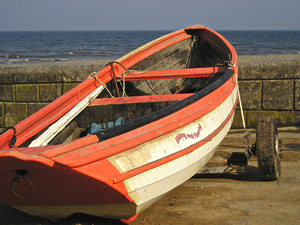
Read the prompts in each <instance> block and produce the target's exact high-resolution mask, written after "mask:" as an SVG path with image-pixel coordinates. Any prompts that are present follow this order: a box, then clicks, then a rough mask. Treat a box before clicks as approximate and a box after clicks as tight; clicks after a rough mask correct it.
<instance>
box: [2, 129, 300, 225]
mask: <svg viewBox="0 0 300 225" xmlns="http://www.w3.org/2000/svg"><path fill="white" fill-rule="evenodd" d="M241 134H242V131H241V130H231V131H230V132H229V134H228V135H227V137H226V138H225V139H224V141H223V142H222V144H221V145H220V147H219V149H218V152H217V154H216V155H219V156H220V155H223V156H224V155H227V154H229V153H230V152H232V151H243V149H244V142H243V141H242V140H241V138H240V137H241ZM254 138H255V133H254V131H253V130H252V133H251V140H250V141H251V142H253V141H254ZM279 139H280V145H281V167H282V176H281V178H280V179H279V180H278V181H272V182H265V181H262V179H261V177H260V175H259V170H258V168H257V162H256V159H251V160H250V161H249V165H248V167H247V169H246V172H245V174H243V175H230V174H227V175H226V174H217V175H212V174H204V175H203V174H201V175H196V176H194V177H193V178H191V179H190V180H188V181H187V182H185V183H184V184H182V185H180V186H179V187H177V188H176V189H174V190H173V191H171V192H169V193H168V194H167V195H166V196H165V197H163V198H162V199H161V200H159V201H158V202H157V203H155V204H154V205H152V206H151V207H149V208H148V209H146V210H145V211H143V212H142V213H141V214H140V215H139V217H138V218H137V220H135V221H134V222H133V223H131V224H132V225H150V224H155V225H159V224H161V225H175V224H197V225H198V224H199V225H201V224H300V214H299V212H300V174H299V171H300V128H299V127H293V128H280V130H279ZM0 224H1V225H30V224H41V225H50V224H51V225H53V224H63V225H88V224H89V225H91V224H94V225H100V224H101V225H102V224H108V225H113V224H115V225H117V224H122V223H121V222H119V221H117V220H107V219H101V218H97V217H93V216H87V215H79V214H78V215H73V216H71V217H70V218H68V219H65V220H61V221H58V222H56V223H54V222H51V221H49V220H46V219H42V218H38V217H33V216H30V215H26V214H24V213H21V212H19V211H17V210H15V209H11V208H9V207H6V206H3V205H0Z"/></svg>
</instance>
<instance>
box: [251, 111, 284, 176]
mask: <svg viewBox="0 0 300 225" xmlns="http://www.w3.org/2000/svg"><path fill="white" fill-rule="evenodd" d="M256 154H257V162H258V168H259V169H260V171H261V174H262V176H263V179H264V180H268V181H271V180H277V179H279V177H280V174H281V168H280V159H279V147H278V131H277V125H276V121H275V120H274V119H273V118H271V117H264V118H260V119H259V122H258V124H257V129H256Z"/></svg>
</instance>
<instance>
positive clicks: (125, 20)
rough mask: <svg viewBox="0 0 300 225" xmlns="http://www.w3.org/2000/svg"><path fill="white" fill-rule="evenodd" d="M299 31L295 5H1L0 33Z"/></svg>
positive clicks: (202, 1)
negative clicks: (202, 28)
mask: <svg viewBox="0 0 300 225" xmlns="http://www.w3.org/2000/svg"><path fill="white" fill-rule="evenodd" d="M193 24H202V25H205V26H207V27H210V28H212V29H216V30H300V0H0V31H41V30H65V31H67V30H177V29H180V28H183V27H186V26H190V25H193Z"/></svg>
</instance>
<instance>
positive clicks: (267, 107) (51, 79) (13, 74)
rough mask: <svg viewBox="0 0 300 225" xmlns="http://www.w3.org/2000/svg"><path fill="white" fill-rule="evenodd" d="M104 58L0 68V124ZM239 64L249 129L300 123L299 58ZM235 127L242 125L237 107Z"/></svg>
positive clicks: (40, 102)
mask: <svg viewBox="0 0 300 225" xmlns="http://www.w3.org/2000/svg"><path fill="white" fill-rule="evenodd" d="M106 62H107V61H105V60H100V61H87V62H85V63H82V62H81V61H80V62H78V63H76V64H75V63H74V62H72V64H71V65H68V64H53V65H49V64H46V65H44V64H36V65H32V64H25V65H21V66H20V65H18V66H16V65H15V66H4V67H0V128H4V127H9V126H13V125H15V124H16V123H18V122H20V121H21V120H23V119H25V118H26V117H28V116H29V115H31V114H33V113H34V112H36V111H37V110H39V109H40V108H42V107H43V106H45V105H46V104H48V103H49V102H51V101H53V100H54V99H56V98H57V97H59V96H60V95H62V94H63V93H65V92H67V91H68V90H70V89H71V88H72V87H74V86H76V85H77V84H78V83H80V82H81V81H82V80H84V79H85V78H86V77H87V75H88V74H90V73H91V72H94V71H98V70H99V69H100V68H102V67H103V66H104V65H105V64H106ZM238 65H239V81H240V82H239V85H240V92H241V98H242V103H243V109H244V115H245V119H246V124H247V127H255V126H256V121H257V119H258V118H259V117H261V116H273V117H274V118H275V119H276V120H277V122H278V125H279V126H295V125H300V56H298V55H293V56H244V57H239V62H238ZM233 127H234V128H240V127H242V121H241V115H240V110H239V109H238V110H237V111H236V115H235V120H234V124H233Z"/></svg>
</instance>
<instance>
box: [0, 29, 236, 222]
mask: <svg viewBox="0 0 300 225" xmlns="http://www.w3.org/2000/svg"><path fill="white" fill-rule="evenodd" d="M193 32H201V35H202V37H203V38H205V40H207V41H208V42H212V43H213V44H215V45H216V48H219V49H221V50H220V51H224V55H228V54H229V55H230V60H231V61H232V63H233V65H230V66H221V67H215V66H213V67H210V68H195V69H178V70H158V71H149V72H147V71H146V72H143V73H140V74H138V73H130V72H129V73H128V74H127V78H126V76H125V79H126V80H127V81H130V80H145V79H149V80H151V79H170V78H187V77H212V76H213V75H214V74H219V75H220V74H224V75H222V76H221V77H224V78H219V79H217V80H218V82H214V83H212V84H211V85H210V89H207V90H208V91H207V93H204V92H205V91H202V92H203V93H202V92H201V93H200V92H199V93H197V94H182V95H178V96H176V97H174V96H168V95H159V96H139V97H125V98H116V99H107V100H103V99H95V100H94V101H92V103H91V107H92V106H93V105H99V104H101V105H106V104H107V105H110V104H125V103H130V104H135V103H137V102H151V101H166V100H168V101H173V100H176V101H178V102H182V104H181V103H179V104H177V105H178V106H177V107H178V108H176V110H175V111H172V112H171V113H166V115H164V116H161V117H159V118H157V119H155V120H154V119H153V121H150V122H147V123H145V124H142V125H139V126H135V127H134V128H133V129H130V130H126V131H122V130H121V131H120V133H118V134H117V135H116V136H113V137H109V138H107V139H105V140H101V139H99V136H96V135H90V136H86V137H82V138H79V139H77V140H74V141H71V142H68V143H64V144H59V145H47V146H44V147H20V146H22V144H24V142H26V141H27V140H28V139H30V138H32V137H34V136H35V135H37V134H38V133H39V132H40V131H42V130H44V129H45V128H47V127H48V126H49V125H51V124H53V123H54V122H55V121H57V120H58V119H59V118H61V117H62V116H63V115H65V114H66V113H67V112H68V111H70V110H71V109H72V108H73V107H74V106H76V105H77V104H78V103H79V102H81V101H82V100H83V99H84V98H86V97H87V96H88V95H89V94H90V93H91V92H93V91H94V90H96V89H97V88H98V87H99V86H101V85H102V84H101V83H100V82H99V80H97V79H93V78H91V77H88V78H87V79H86V80H85V81H84V82H83V83H81V84H80V85H78V86H77V87H76V88H74V89H72V90H71V91H69V92H68V93H66V94H65V95H63V96H61V97H60V98H58V99H57V100H55V101H54V102H52V103H51V104H49V105H48V106H46V107H45V108H43V109H41V110H40V111H38V112H37V113H35V114H33V115H32V116H30V117H29V118H27V119H25V120H24V121H22V122H20V123H19V124H17V125H16V126H15V128H16V131H17V132H16V134H17V141H16V143H15V144H14V148H10V147H9V146H10V141H11V138H12V135H13V130H12V129H10V130H8V131H6V132H5V133H4V134H2V135H1V136H0V146H1V151H0V180H1V185H0V202H2V203H4V204H7V205H11V206H13V207H16V208H19V209H21V210H23V211H25V212H29V213H31V214H35V215H39V216H43V217H49V218H61V217H64V216H67V215H69V214H72V213H74V212H78V210H79V212H84V213H91V214H95V215H100V216H105V217H110V218H120V219H128V218H130V217H132V216H134V215H135V214H137V213H138V212H140V211H141V210H142V209H144V208H145V207H147V206H148V205H150V204H151V203H152V200H153V201H154V200H155V199H157V198H158V197H159V194H156V195H153V196H151V195H149V197H146V195H147V194H145V199H144V198H143V196H142V197H141V196H140V194H139V192H138V191H135V189H134V185H137V186H136V189H139V188H138V186H139V185H140V184H139V182H140V179H142V178H140V177H141V176H143V175H145V179H147V182H148V181H149V179H148V178H146V177H147V176H150V175H149V174H151V173H153V174H154V175H153V174H152V176H156V175H155V174H156V173H157V174H160V172H159V170H166V167H165V165H169V166H171V165H173V164H174V166H175V165H176V163H178V162H179V161H180V160H185V159H184V158H187V157H188V156H190V155H192V154H196V155H197V154H198V155H197V157H198V156H199V162H200V161H201V163H202V164H203V163H205V162H206V161H207V160H208V159H209V157H211V155H212V154H213V152H212V151H210V150H206V149H210V148H213V149H215V148H216V146H217V144H218V143H219V141H220V140H221V139H222V137H223V136H224V135H225V134H226V131H227V130H228V129H229V127H230V124H231V122H232V118H233V116H234V110H235V107H236V100H237V73H238V71H237V67H236V66H235V65H236V53H235V51H234V49H233V48H232V46H231V45H230V44H229V43H228V42H227V41H226V40H225V39H224V38H223V37H222V36H221V35H219V34H217V33H216V32H214V31H212V30H210V29H208V28H206V27H203V26H193V27H190V28H186V29H183V30H179V31H176V32H174V33H171V34H169V35H166V36H164V37H162V38H160V39H158V40H156V41H154V42H152V43H150V44H148V45H146V46H144V47H142V48H140V49H138V50H137V51H135V52H133V53H131V54H129V55H127V56H125V57H123V58H121V59H120V62H121V63H122V65H123V66H124V67H126V68H130V67H133V66H134V65H136V64H138V63H139V62H141V61H143V60H144V59H147V58H148V57H151V56H152V55H153V54H155V53H157V52H160V51H163V50H164V49H167V48H169V47H170V46H174V45H176V44H178V43H180V42H182V41H184V40H187V39H189V38H191V35H190V33H193ZM222 54H223V53H222ZM123 72H124V69H123V67H122V66H120V65H116V66H115V73H116V78H119V79H120V78H122V75H121V74H122V73H123ZM97 78H98V79H100V80H101V82H103V83H107V82H109V81H111V80H112V79H113V77H112V76H111V68H110V67H109V66H107V67H105V68H104V69H102V70H100V71H99V72H98V73H97ZM197 95H198V96H200V97H197ZM193 96H194V97H193ZM186 99H189V100H188V101H189V102H187V101H186ZM184 101H185V102H184ZM180 104H181V105H180ZM182 105H183V106H182ZM222 108H224V110H223V111H224V112H222ZM157 114H158V113H157ZM218 115H219V118H220V119H219V122H218V121H217V120H216V123H215V124H212V125H211V127H212V128H209V129H206V127H207V126H209V125H206V124H209V122H208V121H210V120H212V118H217V117H218ZM153 118H155V115H154V116H153ZM193 124H195V125H193ZM197 124H199V125H197ZM190 130H191V132H192V131H193V133H190ZM176 132H177V133H176ZM202 136H203V137H202ZM164 137H166V138H165V139H164ZM174 137H175V138H174ZM167 139H168V140H172V144H174V146H175V147H174V151H173V150H172V151H171V150H170V152H167V151H168V150H166V152H167V153H166V154H165V155H163V154H161V153H159V156H156V155H155V154H154V152H153V153H149V154H150V155H151V154H152V155H151V157H150V156H149V157H150V158H145V160H144V161H141V162H140V163H139V160H136V161H135V162H132V165H131V163H130V162H129V163H128V165H127V164H126V162H127V161H126V160H128V159H125V158H126V157H125V158H124V154H127V152H128V155H127V158H130V157H133V158H134V157H135V155H137V154H138V152H139V151H141V152H142V151H151V150H147V146H146V147H143V146H144V145H145V143H149V145H153V146H155V148H159V147H157V146H158V145H159V143H168V142H166V140H167ZM173 142H174V143H173ZM177 145H178V150H176V151H175V149H176V148H177ZM139 149H140V150H139ZM145 149H146V150H145ZM153 151H154V150H153ZM201 151H207V154H204V153H201ZM197 152H199V153H197ZM143 154H144V153H143ZM201 154H202V155H201ZM145 157H146V156H145ZM123 158H124V159H123ZM133 161H134V160H133ZM177 161H178V162H177ZM199 162H198V161H197V163H199ZM118 163H119V164H118ZM123 164H124V165H123ZM129 164H130V165H129ZM199 165H200V164H199ZM196 169H199V168H198V167H197V166H196V162H193V163H191V164H190V166H189V168H188V170H187V171H188V172H186V173H181V172H179V171H178V176H179V177H180V179H182V181H181V182H183V181H184V180H186V179H188V177H190V176H192V175H193V174H192V173H194V171H195V170H196ZM182 170H184V168H182ZM20 171H21V172H20ZM22 171H23V172H24V171H26V174H25V175H23V177H22V176H21V178H22V179H21V178H20V173H22ZM155 171H157V172H155ZM16 174H19V175H18V176H19V177H17V178H16ZM173 175H174V177H175V175H176V174H172V176H173ZM172 176H170V177H172ZM151 179H152V178H151ZM151 179H150V180H151ZM155 179H156V178H153V183H157V181H155V182H154V180H155ZM160 181H161V182H165V183H166V184H169V186H170V188H169V189H172V188H173V186H176V185H179V184H177V183H176V182H175V181H173V180H171V179H170V180H168V179H167V178H161V179H160ZM151 185H152V184H151ZM151 185H150V184H149V185H148V186H145V187H144V186H143V187H140V190H144V191H145V192H147V193H148V192H149V193H151V188H150V187H152V186H151ZM153 188H155V187H154V186H153ZM156 189H157V187H156ZM156 189H155V190H156ZM169 189H166V190H162V194H164V193H166V192H167V191H169ZM152 197H153V199H151V198H152ZM41 207H44V208H45V210H38V208H41ZM113 207H115V210H114V212H111V211H110V210H109V208H113ZM139 207H140V208H139ZM84 208H86V209H87V210H85V209H84ZM88 209H89V210H88ZM59 210H60V211H61V212H59ZM101 210H102V211H101ZM56 212H57V213H56Z"/></svg>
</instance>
